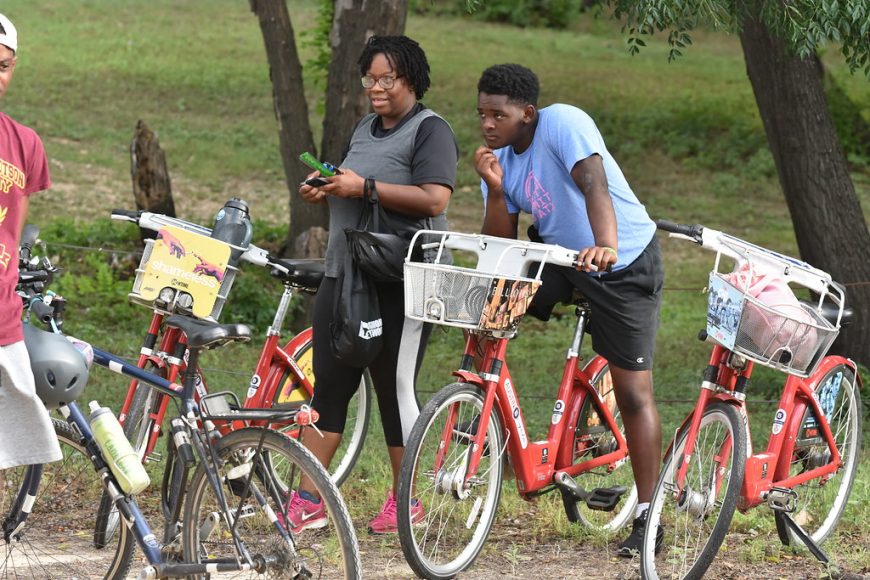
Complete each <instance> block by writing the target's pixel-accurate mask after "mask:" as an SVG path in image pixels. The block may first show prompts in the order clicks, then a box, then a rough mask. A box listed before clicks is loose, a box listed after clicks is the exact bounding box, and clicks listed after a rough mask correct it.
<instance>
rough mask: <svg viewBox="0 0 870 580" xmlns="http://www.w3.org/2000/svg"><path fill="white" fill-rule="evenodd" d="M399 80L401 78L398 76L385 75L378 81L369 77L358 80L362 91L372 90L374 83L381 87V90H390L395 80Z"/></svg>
mask: <svg viewBox="0 0 870 580" xmlns="http://www.w3.org/2000/svg"><path fill="white" fill-rule="evenodd" d="M400 78H402V76H401V75H398V76H393V75H386V76H382V77H381V78H379V79H376V78H375V77H373V76H371V75H366V76H364V77H363V78H361V79H360V80H361V81H362V86H363V88H364V89H372V88H374V86H375V83H377V84H379V85H380V86H381V88H382V89H384V90H390V89H391V88H393V86H394V85H395V84H396V80H398V79H400Z"/></svg>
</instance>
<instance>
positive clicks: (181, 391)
mask: <svg viewBox="0 0 870 580" xmlns="http://www.w3.org/2000/svg"><path fill="white" fill-rule="evenodd" d="M93 351H94V362H95V363H97V364H99V365H100V366H103V367H106V368H108V369H109V370H111V371H113V372H116V373H118V374H122V375H125V376H130V377H133V379H134V380H136V381H139V382H143V383H146V384H148V385H149V388H153V389H156V390H157V391H158V392H160V393H161V395H163V396H165V397H166V399H167V401H168V398H169V397H172V398H176V399H180V406H181V411H182V412H181V417H182V420H183V421H185V422H186V423H187V424H188V426H191V428H192V429H194V430H195V431H196V428H195V424H196V422H197V421H196V419H195V418H194V417H196V416H198V405H197V402H196V398H195V392H196V389H195V385H194V382H193V381H190V380H187V381H186V382H185V386H182V385H180V384H178V383H175V382H171V381H168V380H166V379H164V378H162V377H159V376H157V375H155V374H153V373H150V372H148V371H146V370H143V369H141V368H139V367H137V366H133V365H131V364H129V363H126V362H125V361H123V360H122V359H120V358H118V357H116V356H114V355H112V354H110V353H107V352H105V351H102V350H100V349H97V348H94V349H93ZM194 362H195V360H194ZM61 413H62V414H63V416H64V418H65V419H66V420H67V421H68V422H70V423H71V424H73V425H75V427H76V428H77V429H78V430H79V432H80V433H81V435H82V439H83V441H84V444H85V447H86V448H87V449H88V452H89V453H90V455H91V460H92V461H93V463H94V467H95V468H96V469H97V471H99V472H101V473H104V475H103V477H102V480H103V482H104V485H105V488H106V489H107V490H108V492H109V494H110V495H111V497H112V502H113V504H114V505H116V506H117V507H118V511H119V512H120V514H121V516H122V517H123V518H124V520H125V522H126V525H128V526H129V527H130V529H131V530H132V533H133V537H134V538H135V539H136V543H137V544H138V545H139V547H140V548H141V549H142V552H143V553H144V554H145V557H146V559H147V560H148V564H149V565H150V567H151V568H150V569H148V570H149V576H148V577H163V576H165V575H172V576H178V575H182V574H184V575H190V574H205V573H215V572H221V571H225V572H232V571H247V570H252V569H253V567H254V565H253V564H252V563H249V562H245V561H244V559H243V558H240V559H239V560H238V561H237V562H227V563H223V562H217V563H215V562H210V563H207V564H194V563H179V564H173V563H167V562H166V561H165V560H164V557H163V554H162V553H161V548H160V544H159V543H158V541H157V539H156V537H155V535H154V533H153V531H152V530H151V527H150V525H149V524H148V522H147V520H146V518H145V517H144V515H143V514H142V512H141V510H140V509H139V507H138V505H137V504H136V502H135V500H132V499H128V498H127V497H126V496H124V494H123V493H122V492H121V491H120V486H119V485H118V484H117V482H116V480H115V479H114V476H113V475H112V473H111V471H110V470H109V467H108V465H107V464H106V462H105V460H104V459H103V457H102V454H101V451H100V449H99V447H98V445H97V442H96V440H95V439H94V436H93V432H92V431H91V428H90V424H89V423H88V420H87V418H86V417H85V415H84V414H83V413H82V411H81V410H80V409H79V407H78V405H77V404H76V403H74V402H73V403H70V404H69V405H67V406H65V407H62V408H61ZM273 414H274V413H273ZM248 415H249V416H248V417H245V416H244V415H242V416H240V421H244V422H247V423H253V422H255V421H259V422H262V423H267V422H268V419H266V418H265V417H264V413H263V412H262V411H261V412H259V413H258V412H257V411H250V412H249V413H248ZM285 415H286V414H285ZM288 417H289V415H288V416H285V417H283V418H282V420H286V419H287V418H288ZM276 420H277V417H276ZM291 420H292V418H291ZM203 439H205V437H191V438H190V443H191V444H192V446H193V448H194V449H195V450H196V455H197V456H198V457H199V460H200V461H203V462H205V463H206V464H209V462H213V461H215V458H214V456H213V452H212V450H211V449H210V448H208V447H207V444H206V443H204V442H203ZM182 463H183V460H182ZM208 479H209V482H210V484H211V486H212V488H213V489H214V490H215V493H216V494H217V497H218V498H219V501H220V504H221V506H222V509H223V510H224V511H225V512H226V511H228V510H229V507H228V504H227V500H226V497H225V494H224V493H223V488H222V482H221V481H220V479H219V478H218V477H217V475H216V474H215V473H213V472H211V473H209V474H208ZM182 495H183V492H182ZM258 501H265V500H264V499H263V498H261V497H259V496H258ZM274 525H275V527H276V529H277V530H279V531H280V532H281V534H282V536H283V537H284V540H285V541H287V542H290V541H291V539H290V536H289V534H288V533H287V531H286V530H284V529H283V528H282V527H281V526H279V525H277V524H274ZM233 543H234V545H235V546H236V549H237V553H238V554H240V555H244V554H246V551H245V550H244V549H243V547H242V546H241V544H240V543H239V539H238V537H236V536H235V535H233Z"/></svg>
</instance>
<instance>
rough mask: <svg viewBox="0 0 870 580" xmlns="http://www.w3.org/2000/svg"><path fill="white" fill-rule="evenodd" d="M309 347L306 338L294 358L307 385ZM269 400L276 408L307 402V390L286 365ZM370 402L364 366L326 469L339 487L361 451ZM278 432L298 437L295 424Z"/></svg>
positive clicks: (311, 373) (311, 368)
mask: <svg viewBox="0 0 870 580" xmlns="http://www.w3.org/2000/svg"><path fill="white" fill-rule="evenodd" d="M312 347H313V342H312V341H311V340H309V341H308V342H307V343H306V344H305V345H304V346H303V347H302V348H301V350H299V354H298V355H297V356H296V358H295V359H294V360H295V361H296V362H297V363H298V364H299V366H300V367H301V368H302V370H303V372H305V376H306V377H308V380H309V381H311V384H312V385H314V384H315V382H314V361H313V354H314V350H313V348H312ZM272 400H273V406H275V407H278V408H280V407H282V406H287V405H299V404H301V403H310V402H311V398H310V397H308V393H307V392H306V391H305V389H303V388H300V387H299V385H298V384H297V382H296V380H295V376H294V375H293V372H292V371H291V369H289V368H288V369H286V370H285V371H284V375H283V376H282V377H281V380H280V381H279V382H278V388H277V389H276V390H275V393H274V395H273V398H272ZM371 401H372V378H371V376H370V375H369V371H368V369H366V370H365V371H364V372H363V376H362V379H360V383H359V388H358V389H357V392H356V394H355V395H354V396H353V398H352V399H351V400H350V404H349V405H348V408H347V422H346V423H345V427H344V433H343V434H342V437H341V444H340V445H339V446H338V449H337V450H336V452H335V455H334V456H333V458H332V463H331V465H330V468H329V472H330V475H331V476H332V481H334V482H335V485H337V486H341V484H342V483H344V482H345V480H346V479H347V477H348V475H350V471H351V470H352V469H353V466H354V465H356V462H357V460H358V459H359V456H360V453H362V449H363V444H364V443H365V439H366V434H367V433H368V430H369V420H370V416H371ZM282 431H284V432H286V433H287V435H290V436H291V437H297V436H298V427H297V426H296V425H295V424H294V425H292V426H290V427H289V428H287V429H282Z"/></svg>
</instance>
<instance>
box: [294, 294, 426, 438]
mask: <svg viewBox="0 0 870 580" xmlns="http://www.w3.org/2000/svg"><path fill="white" fill-rule="evenodd" d="M336 291H337V288H336V279H335V278H324V279H323V282H322V283H321V285H320V289H319V290H318V291H317V299H316V301H315V305H314V376H315V388H314V397H313V398H312V401H311V406H312V407H314V408H315V409H316V410H317V412H318V413H319V414H320V419H319V420H318V421H317V427H318V429H321V430H323V431H328V432H331V433H342V432H343V431H344V425H345V421H346V420H347V407H348V403H350V400H351V398H352V397H353V395H354V393H356V390H357V387H358V386H359V383H360V379H361V378H362V373H363V369H360V368H354V367H350V366H347V365H346V364H344V363H342V362H341V361H340V360H338V359H336V358H335V355H334V354H333V353H332V346H331V344H330V337H329V327H330V323H331V322H332V302H333V296H334V294H335V292H336ZM378 299H379V301H380V306H381V318H382V319H383V323H384V334H383V339H384V345H383V349H382V350H381V352H380V354H379V355H378V356H377V358H376V359H375V360H374V361H373V362H372V364H371V365H369V372H370V373H371V376H372V382H373V383H374V388H375V393H376V395H377V398H378V408H379V409H380V411H381V421H382V422H383V426H384V439H385V440H386V442H387V445H388V446H389V447H404V445H405V442H406V441H407V439H408V435H409V434H410V432H411V427H413V425H414V421H416V420H417V415H419V414H420V407H419V405H418V404H417V396H416V393H415V388H414V387H415V384H416V381H417V373H418V372H419V371H420V364H421V362H422V361H423V355H424V354H425V351H426V343H427V342H428V340H429V335H430V334H431V332H432V325H430V324H424V323H422V322H419V321H416V320H410V319H406V318H405V295H404V288H403V285H402V284H401V283H398V284H379V285H378Z"/></svg>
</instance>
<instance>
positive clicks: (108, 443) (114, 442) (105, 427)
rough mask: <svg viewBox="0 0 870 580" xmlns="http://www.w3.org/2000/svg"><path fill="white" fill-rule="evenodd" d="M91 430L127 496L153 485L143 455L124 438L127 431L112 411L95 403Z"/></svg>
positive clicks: (93, 404)
mask: <svg viewBox="0 0 870 580" xmlns="http://www.w3.org/2000/svg"><path fill="white" fill-rule="evenodd" d="M90 408H91V419H90V423H91V429H92V430H93V432H94V439H96V440H97V445H99V446H100V451H102V452H103V459H105V460H106V463H108V464H109V469H111V470H112V473H113V474H114V475H115V479H117V480H118V484H119V485H120V486H121V489H122V490H123V491H124V493H126V494H128V495H133V494H136V493H139V492H140V491H142V490H143V489H145V488H146V487H148V484H150V483H151V480H150V479H149V478H148V473H147V472H146V471H145V467H144V466H143V465H142V462H141V461H139V455H138V454H137V453H136V451H134V450H133V446H132V445H130V442H129V441H127V438H126V437H125V436H124V429H123V427H121V424H120V423H118V419H116V418H115V414H114V413H112V410H111V409H109V408H108V407H100V404H99V403H97V402H96V401H91V403H90Z"/></svg>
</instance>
